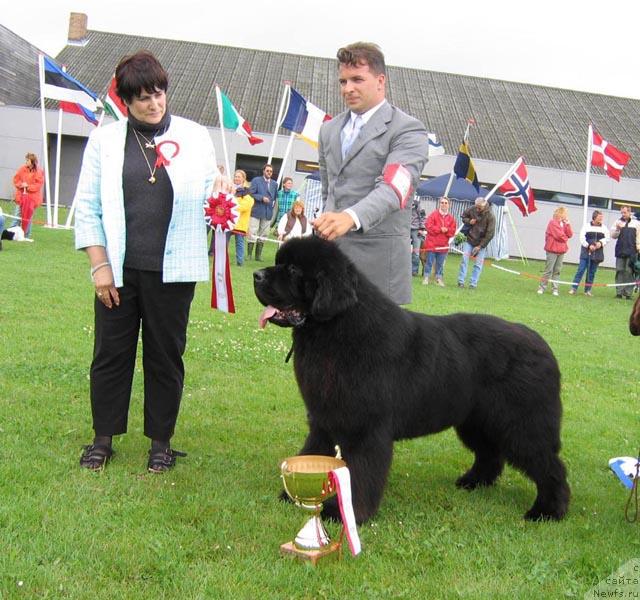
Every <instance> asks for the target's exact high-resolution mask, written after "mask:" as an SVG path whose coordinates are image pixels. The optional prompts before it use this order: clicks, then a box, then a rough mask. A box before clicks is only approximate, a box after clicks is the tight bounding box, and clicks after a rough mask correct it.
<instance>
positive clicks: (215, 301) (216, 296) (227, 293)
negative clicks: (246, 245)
mask: <svg viewBox="0 0 640 600" xmlns="http://www.w3.org/2000/svg"><path fill="white" fill-rule="evenodd" d="M239 216H240V215H239V213H238V204H237V203H236V200H235V198H234V196H232V195H231V194H224V193H222V192H220V193H219V194H218V195H217V196H215V197H211V198H209V199H208V200H207V202H206V203H205V205H204V218H205V221H206V223H207V225H209V226H210V227H211V228H212V229H213V240H214V252H215V254H214V258H213V272H212V273H211V279H212V283H211V308H217V309H218V310H222V311H224V312H229V313H235V312H236V307H235V304H234V302H233V289H232V287H231V270H230V269H229V255H228V254H227V236H226V232H227V231H231V230H232V229H233V228H234V226H235V224H236V222H237V221H238V217H239Z"/></svg>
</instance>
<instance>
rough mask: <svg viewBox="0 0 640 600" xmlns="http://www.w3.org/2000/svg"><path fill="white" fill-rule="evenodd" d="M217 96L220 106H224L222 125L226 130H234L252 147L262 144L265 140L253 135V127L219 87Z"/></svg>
mask: <svg viewBox="0 0 640 600" xmlns="http://www.w3.org/2000/svg"><path fill="white" fill-rule="evenodd" d="M216 95H217V96H218V106H222V114H221V115H220V121H221V125H222V126H223V127H225V128H226V129H233V130H234V131H235V132H236V133H237V134H238V135H242V136H244V137H246V138H247V139H248V140H249V143H250V144H251V145H252V146H255V145H256V144H261V143H262V142H263V141H264V140H263V139H262V138H259V137H256V136H255V135H253V131H252V129H251V125H249V123H248V122H247V121H245V120H244V119H243V118H242V117H241V116H240V113H239V112H238V111H237V110H236V107H235V106H234V105H233V104H231V100H229V98H227V97H226V96H225V95H224V94H223V93H222V92H221V91H220V88H219V87H218V86H216Z"/></svg>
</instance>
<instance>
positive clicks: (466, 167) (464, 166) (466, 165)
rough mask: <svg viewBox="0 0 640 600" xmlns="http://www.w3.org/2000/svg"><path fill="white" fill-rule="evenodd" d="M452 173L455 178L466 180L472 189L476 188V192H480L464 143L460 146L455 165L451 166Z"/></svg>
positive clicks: (469, 155) (467, 149) (467, 148)
mask: <svg viewBox="0 0 640 600" xmlns="http://www.w3.org/2000/svg"><path fill="white" fill-rule="evenodd" d="M453 172H454V173H455V174H456V177H461V178H463V179H466V180H467V181H468V182H469V183H470V184H471V185H473V187H474V188H476V191H477V192H480V184H479V183H478V176H477V175H476V169H475V167H474V166H473V162H472V160H471V154H470V153H469V146H468V145H467V142H466V141H464V142H462V144H460V150H458V156H457V158H456V164H455V165H453Z"/></svg>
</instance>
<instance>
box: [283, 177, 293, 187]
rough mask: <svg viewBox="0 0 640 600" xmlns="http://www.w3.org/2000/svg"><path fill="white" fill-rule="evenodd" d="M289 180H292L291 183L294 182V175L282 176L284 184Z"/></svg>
mask: <svg viewBox="0 0 640 600" xmlns="http://www.w3.org/2000/svg"><path fill="white" fill-rule="evenodd" d="M287 181H290V182H291V183H293V178H292V177H283V178H282V185H284V184H285V183H287Z"/></svg>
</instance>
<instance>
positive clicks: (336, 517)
mask: <svg viewBox="0 0 640 600" xmlns="http://www.w3.org/2000/svg"><path fill="white" fill-rule="evenodd" d="M322 518H323V519H329V520H331V521H342V517H341V515H340V508H339V507H338V502H337V501H336V499H335V498H331V499H329V500H327V501H326V502H325V503H324V504H323V505H322Z"/></svg>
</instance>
